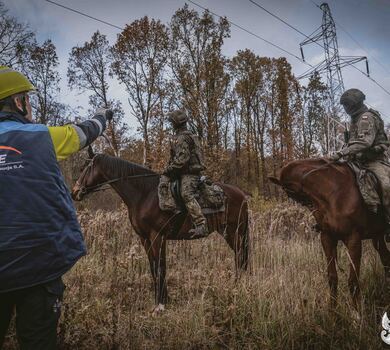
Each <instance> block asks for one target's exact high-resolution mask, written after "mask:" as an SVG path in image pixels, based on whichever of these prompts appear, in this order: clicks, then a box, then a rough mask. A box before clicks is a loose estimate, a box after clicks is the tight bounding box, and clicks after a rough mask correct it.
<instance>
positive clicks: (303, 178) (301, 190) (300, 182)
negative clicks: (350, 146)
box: [283, 160, 337, 193]
mask: <svg viewBox="0 0 390 350" xmlns="http://www.w3.org/2000/svg"><path fill="white" fill-rule="evenodd" d="M335 163H337V161H335V160H332V161H329V162H327V163H326V164H324V165H321V166H320V167H318V168H315V169H312V170H310V171H308V172H307V173H306V174H304V175H303V176H302V178H301V181H299V185H300V189H299V192H303V181H304V180H305V179H306V178H307V177H308V176H309V175H311V174H313V173H314V172H316V171H319V170H322V169H325V168H327V167H328V166H330V165H333V164H335ZM283 189H284V190H285V191H286V192H287V193H295V192H294V191H292V190H290V189H288V188H287V187H284V186H283Z"/></svg>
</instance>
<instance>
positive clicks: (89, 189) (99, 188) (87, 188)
mask: <svg viewBox="0 0 390 350" xmlns="http://www.w3.org/2000/svg"><path fill="white" fill-rule="evenodd" d="M95 157H96V155H95V156H94V157H93V158H92V159H89V161H90V164H89V165H88V170H90V169H92V167H93V165H94V164H93V162H94V159H95ZM84 176H85V175H84ZM84 176H83V179H84ZM152 176H160V174H158V173H154V174H139V175H128V176H121V177H117V178H115V179H111V180H107V181H104V182H101V183H99V184H97V185H94V186H82V185H81V184H80V181H79V180H77V181H76V184H77V185H78V186H80V190H79V191H80V192H81V193H82V194H83V195H87V194H89V193H93V192H99V191H105V190H107V189H109V187H107V188H102V186H104V185H109V184H112V183H115V182H118V181H123V180H126V179H135V178H144V177H152Z"/></svg>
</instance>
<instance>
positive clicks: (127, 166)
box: [96, 154, 159, 188]
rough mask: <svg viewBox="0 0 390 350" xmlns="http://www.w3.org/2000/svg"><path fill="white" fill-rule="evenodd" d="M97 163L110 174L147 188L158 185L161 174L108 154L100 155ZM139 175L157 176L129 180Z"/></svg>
mask: <svg viewBox="0 0 390 350" xmlns="http://www.w3.org/2000/svg"><path fill="white" fill-rule="evenodd" d="M96 161H97V163H98V164H99V165H100V166H101V167H102V169H104V170H105V171H107V172H109V173H110V174H115V176H116V177H118V178H119V177H120V178H122V177H123V178H124V180H125V178H126V177H128V178H127V180H130V181H136V182H137V184H140V185H142V186H143V187H145V188H152V187H155V186H157V185H158V182H159V174H158V173H156V172H155V171H153V170H151V169H149V168H146V167H144V166H142V165H140V164H136V163H132V162H129V161H127V160H124V159H121V158H118V157H113V156H110V155H108V154H98V155H97V156H96ZM138 175H156V176H145V177H142V176H140V177H136V178H129V176H138Z"/></svg>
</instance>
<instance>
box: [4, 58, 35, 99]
mask: <svg viewBox="0 0 390 350" xmlns="http://www.w3.org/2000/svg"><path fill="white" fill-rule="evenodd" d="M35 90H36V88H35V86H34V85H33V84H31V82H30V81H29V80H28V79H27V77H26V76H24V75H23V74H22V73H19V72H17V71H15V70H13V69H11V68H9V67H6V66H0V100H3V99H5V98H7V97H10V96H12V95H15V94H19V93H21V92H28V91H35Z"/></svg>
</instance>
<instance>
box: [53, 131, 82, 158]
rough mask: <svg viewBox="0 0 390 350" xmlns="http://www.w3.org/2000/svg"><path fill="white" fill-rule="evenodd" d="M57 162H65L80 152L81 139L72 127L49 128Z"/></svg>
mask: <svg viewBox="0 0 390 350" xmlns="http://www.w3.org/2000/svg"><path fill="white" fill-rule="evenodd" d="M49 133H50V136H51V139H52V141H53V145H54V150H55V152H56V156H57V160H58V161H60V160H64V159H66V158H68V157H69V156H70V155H72V154H73V153H76V152H78V151H79V150H80V139H79V135H78V134H77V131H76V129H75V128H74V127H72V126H71V125H64V126H49Z"/></svg>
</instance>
